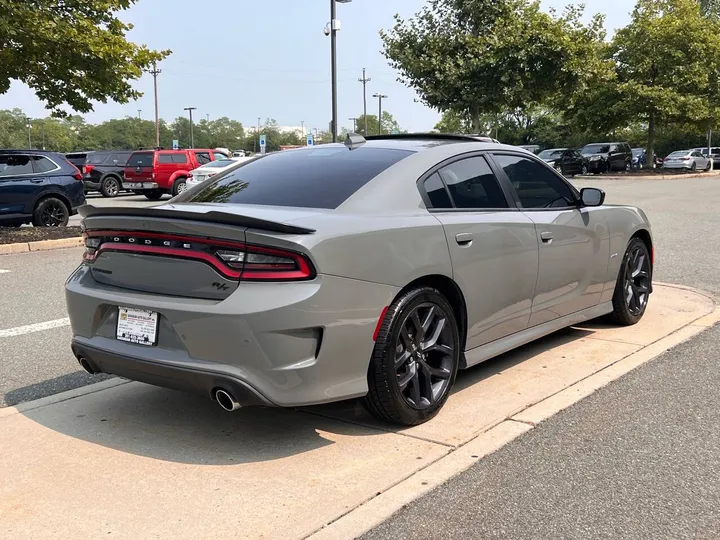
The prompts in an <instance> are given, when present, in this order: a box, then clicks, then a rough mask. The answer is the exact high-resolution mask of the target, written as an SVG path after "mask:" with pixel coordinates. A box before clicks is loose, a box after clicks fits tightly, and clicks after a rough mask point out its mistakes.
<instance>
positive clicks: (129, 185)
mask: <svg viewBox="0 0 720 540" xmlns="http://www.w3.org/2000/svg"><path fill="white" fill-rule="evenodd" d="M122 186H123V189H126V190H128V191H138V190H143V189H158V188H159V187H160V186H158V183H157V182H127V181H126V182H123V185H122Z"/></svg>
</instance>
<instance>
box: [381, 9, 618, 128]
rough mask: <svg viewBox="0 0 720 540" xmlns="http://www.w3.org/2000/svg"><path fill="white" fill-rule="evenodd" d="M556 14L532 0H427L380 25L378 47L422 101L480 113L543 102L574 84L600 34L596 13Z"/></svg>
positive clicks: (475, 124)
mask: <svg viewBox="0 0 720 540" xmlns="http://www.w3.org/2000/svg"><path fill="white" fill-rule="evenodd" d="M581 16H582V9H581V8H578V7H569V8H567V9H566V10H565V12H564V13H563V15H562V16H560V17H558V16H556V15H555V13H554V12H553V13H551V14H547V13H544V12H542V11H540V6H539V2H536V1H530V0H430V2H429V4H428V5H427V6H426V7H425V8H424V9H423V10H421V11H420V13H418V14H417V15H416V16H415V18H414V19H411V20H409V21H404V20H402V19H401V18H400V17H399V16H397V15H396V17H395V21H396V23H395V26H394V28H393V29H392V30H391V31H389V32H385V31H381V33H380V35H381V38H382V41H383V45H384V51H383V52H384V54H385V56H386V57H387V58H388V60H389V61H390V65H391V66H392V67H394V68H395V69H397V70H398V71H399V72H400V80H401V81H402V82H404V83H406V84H408V85H409V86H411V87H412V88H414V89H415V90H416V91H417V92H418V94H419V96H420V100H421V101H422V102H423V103H425V104H426V105H428V106H430V107H432V108H435V109H438V110H442V111H446V110H452V111H455V112H457V113H458V114H461V115H468V116H469V118H470V120H471V122H472V124H471V127H472V130H473V131H474V132H479V131H480V127H481V125H480V121H481V117H482V116H483V115H486V114H489V115H492V116H498V115H501V114H504V113H505V112H506V111H509V110H513V111H514V110H519V109H524V108H527V107H532V106H537V105H544V104H546V103H548V102H549V101H550V100H553V99H557V98H558V96H567V95H570V94H572V93H574V92H575V91H577V89H578V88H580V87H581V86H582V84H583V81H584V78H585V74H586V73H587V72H588V70H592V69H593V64H594V63H595V62H596V58H597V52H598V47H599V44H600V43H602V41H603V39H604V36H605V34H604V30H603V28H602V21H603V20H602V17H600V16H596V17H595V18H593V20H592V22H591V23H590V24H589V25H587V26H585V25H583V24H582V23H581V22H580V18H581Z"/></svg>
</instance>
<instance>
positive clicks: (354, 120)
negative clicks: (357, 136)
mask: <svg viewBox="0 0 720 540" xmlns="http://www.w3.org/2000/svg"><path fill="white" fill-rule="evenodd" d="M348 120H352V123H353V133H355V130H356V129H357V127H356V126H357V118H348Z"/></svg>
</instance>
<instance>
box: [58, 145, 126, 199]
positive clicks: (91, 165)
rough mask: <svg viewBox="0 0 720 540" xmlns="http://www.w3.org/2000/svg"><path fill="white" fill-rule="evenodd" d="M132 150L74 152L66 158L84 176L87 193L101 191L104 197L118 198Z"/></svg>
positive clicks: (66, 155)
mask: <svg viewBox="0 0 720 540" xmlns="http://www.w3.org/2000/svg"><path fill="white" fill-rule="evenodd" d="M130 154H132V151H131V150H112V151H111V150H106V151H97V152H95V151H91V152H72V153H70V154H65V157H66V158H67V159H68V161H70V163H72V164H73V165H75V166H76V167H77V168H78V169H80V172H82V174H83V185H84V186H85V193H90V192H92V191H99V192H100V193H101V194H102V196H103V197H117V196H118V194H119V193H120V192H121V191H122V190H123V188H122V184H123V176H124V173H125V164H126V163H127V160H128V158H129V157H130Z"/></svg>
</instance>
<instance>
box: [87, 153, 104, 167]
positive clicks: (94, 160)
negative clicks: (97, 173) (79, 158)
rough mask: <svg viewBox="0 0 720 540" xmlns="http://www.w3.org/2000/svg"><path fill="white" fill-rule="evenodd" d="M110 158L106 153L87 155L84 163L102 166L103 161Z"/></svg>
mask: <svg viewBox="0 0 720 540" xmlns="http://www.w3.org/2000/svg"><path fill="white" fill-rule="evenodd" d="M108 157H110V154H108V153H107V152H98V153H95V154H90V155H88V158H87V161H86V163H87V164H88V165H102V164H103V163H105V160H106V159H107V158H108Z"/></svg>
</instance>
